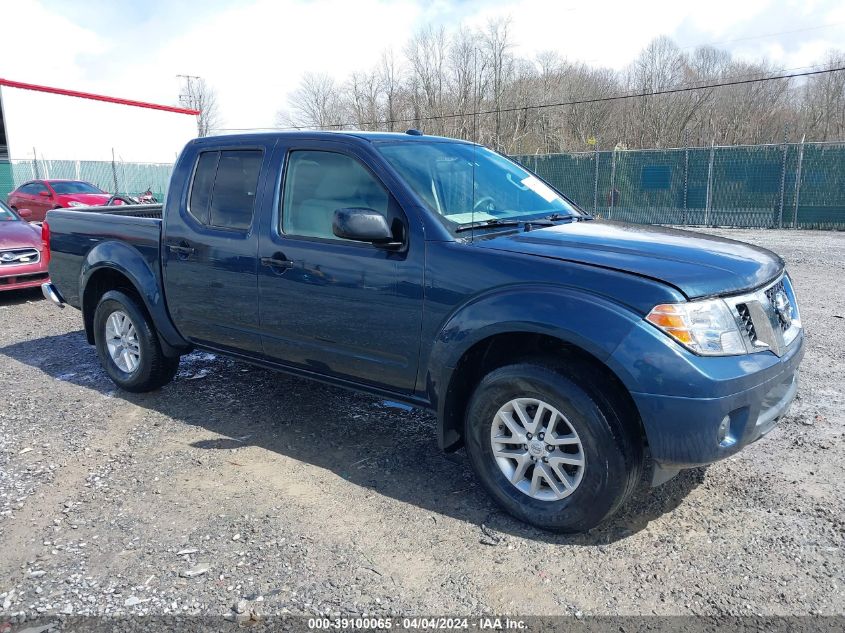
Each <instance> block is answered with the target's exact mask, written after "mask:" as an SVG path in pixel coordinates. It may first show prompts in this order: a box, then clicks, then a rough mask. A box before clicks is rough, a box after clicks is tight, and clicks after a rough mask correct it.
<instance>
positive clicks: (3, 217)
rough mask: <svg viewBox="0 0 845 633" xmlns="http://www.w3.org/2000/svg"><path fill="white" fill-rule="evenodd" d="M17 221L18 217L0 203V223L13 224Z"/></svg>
mask: <svg viewBox="0 0 845 633" xmlns="http://www.w3.org/2000/svg"><path fill="white" fill-rule="evenodd" d="M17 219H18V216H16V215H15V214H14V213H12V211H11V209H9V207H7V206H6V205H5V204H3V203H2V202H0V222H14V221H15V220H17Z"/></svg>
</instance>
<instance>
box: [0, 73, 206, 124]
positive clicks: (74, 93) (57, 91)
mask: <svg viewBox="0 0 845 633" xmlns="http://www.w3.org/2000/svg"><path fill="white" fill-rule="evenodd" d="M0 86H8V87H9V88H19V89H20V90H34V91H35V92H47V93H50V94H54V95H62V96H65V97H76V98H78V99H91V100H92V101H104V102H106V103H116V104H118V105H125V106H132V107H134V108H147V109H148V110H163V111H164V112H175V113H176V114H192V115H198V114H199V113H200V111H199V110H190V109H188V108H177V107H175V106H168V105H159V104H157V103H147V102H145V101H133V100H132V99H121V98H119V97H107V96H105V95H96V94H93V93H90V92H79V91H78V90H65V89H64V88H51V87H50V86H39V85H36V84H26V83H23V82H20V81H11V80H9V79H3V78H2V77H0Z"/></svg>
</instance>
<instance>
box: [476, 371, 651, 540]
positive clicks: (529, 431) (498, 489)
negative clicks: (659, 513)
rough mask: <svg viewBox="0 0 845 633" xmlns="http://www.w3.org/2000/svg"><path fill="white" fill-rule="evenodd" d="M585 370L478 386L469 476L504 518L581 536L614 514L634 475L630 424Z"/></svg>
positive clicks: (507, 374) (638, 457)
mask: <svg viewBox="0 0 845 633" xmlns="http://www.w3.org/2000/svg"><path fill="white" fill-rule="evenodd" d="M590 369H591V368H590V367H589V366H587V365H584V364H581V363H577V362H574V363H573V364H572V365H563V364H555V363H552V362H549V363H544V362H542V361H540V362H536V363H521V364H518V365H509V366H506V367H502V368H500V369H497V370H495V371H493V372H491V373H490V374H488V375H487V376H485V377H484V378H483V379H482V380H481V382H480V383H479V385H478V387H477V388H476V390H475V392H474V393H473V396H472V398H471V400H470V403H469V406H468V408H467V416H466V421H465V429H464V433H465V435H464V437H465V444H466V447H467V452H468V453H469V457H470V461H471V462H472V465H473V468H474V470H475V472H476V475H477V476H478V478H479V479H480V481H481V483H482V484H483V486H484V487H485V488H486V489H487V492H488V493H489V494H490V495H491V496H492V497H493V498H494V499H495V500H496V501H497V502H498V503H499V504H500V505H501V506H502V507H504V509H505V510H507V511H508V512H509V513H510V514H512V515H514V516H515V517H517V518H519V519H522V520H523V521H526V522H527V523H530V524H532V525H534V526H536V527H539V528H543V529H547V530H553V531H559V532H585V531H587V530H589V529H590V528H592V527H594V526H596V525H598V524H599V523H600V522H601V521H603V520H604V519H605V518H607V517H608V516H610V515H611V514H613V513H614V512H615V511H616V510H617V509H618V508H619V506H620V505H621V504H622V503H623V502H624V501H625V499H627V498H628V496H629V495H630V494H631V492H632V491H633V490H634V489H635V487H636V484H637V482H638V481H639V478H640V475H641V472H642V461H643V457H642V447H641V440H640V438H639V436H638V433H636V432H635V430H634V429H636V428H637V425H636V420H631V419H626V418H628V417H630V415H631V414H630V412H626V410H625V407H624V406H621V404H620V402H621V400H620V399H619V398H618V395H619V394H617V393H612V392H611V391H608V390H613V389H616V388H617V387H616V386H615V385H612V384H609V383H607V382H605V383H602V382H601V381H600V379H599V378H598V377H597V376H596V375H595V372H591V371H590Z"/></svg>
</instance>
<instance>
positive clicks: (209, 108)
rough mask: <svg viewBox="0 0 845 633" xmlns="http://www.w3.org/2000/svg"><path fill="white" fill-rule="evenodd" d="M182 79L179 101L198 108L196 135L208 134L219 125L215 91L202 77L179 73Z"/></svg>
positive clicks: (195, 108) (193, 108)
mask: <svg viewBox="0 0 845 633" xmlns="http://www.w3.org/2000/svg"><path fill="white" fill-rule="evenodd" d="M180 77H182V79H183V85H182V94H180V95H179V102H180V103H181V104H182V106H183V107H185V108H190V109H191V110H199V114H198V115H197V136H208V135H209V134H211V133H212V132H213V131H214V130H215V129H217V128H219V127H220V124H221V118H220V111H219V110H218V106H217V92H216V91H215V90H214V88H212V87H211V86H209V85H208V83H207V82H206V81H205V79H203V78H202V77H194V76H189V75H180Z"/></svg>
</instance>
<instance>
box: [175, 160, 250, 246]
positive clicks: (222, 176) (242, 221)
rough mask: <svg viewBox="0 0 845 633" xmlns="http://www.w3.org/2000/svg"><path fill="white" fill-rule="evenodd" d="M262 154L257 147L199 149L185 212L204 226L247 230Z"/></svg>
mask: <svg viewBox="0 0 845 633" xmlns="http://www.w3.org/2000/svg"><path fill="white" fill-rule="evenodd" d="M263 156H264V153H263V152H262V151H261V150H222V151H213V152H202V153H201V154H200V155H199V158H198V159H197V167H196V170H195V171H194V179H193V182H192V184H191V193H190V198H189V200H188V213H189V214H190V215H192V216H193V217H194V219H195V220H196V221H197V222H199V223H200V224H203V225H205V226H209V227H212V228H222V229H229V230H237V231H248V230H249V227H250V226H251V225H252V218H253V215H254V212H255V198H256V193H257V190H258V176H259V174H260V172H261V161H262V158H263Z"/></svg>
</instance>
